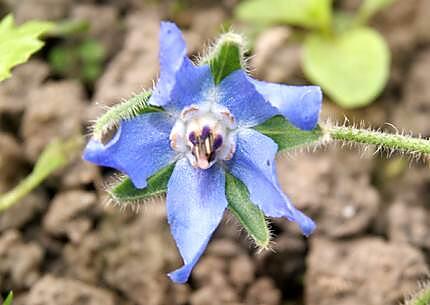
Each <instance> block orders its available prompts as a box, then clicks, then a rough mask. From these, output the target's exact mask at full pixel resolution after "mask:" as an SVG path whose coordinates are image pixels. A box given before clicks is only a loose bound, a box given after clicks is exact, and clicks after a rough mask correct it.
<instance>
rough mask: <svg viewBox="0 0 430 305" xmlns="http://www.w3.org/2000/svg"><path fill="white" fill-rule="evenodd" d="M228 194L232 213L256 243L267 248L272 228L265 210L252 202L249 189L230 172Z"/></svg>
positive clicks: (227, 183)
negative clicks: (267, 220)
mask: <svg viewBox="0 0 430 305" xmlns="http://www.w3.org/2000/svg"><path fill="white" fill-rule="evenodd" d="M226 195H227V200H228V209H229V210H230V211H231V213H232V214H233V215H234V216H235V217H236V218H237V220H238V221H239V222H240V223H241V225H242V226H243V227H244V228H245V230H246V231H247V233H248V234H249V236H250V237H251V238H252V239H253V240H254V242H255V244H256V245H257V246H258V247H260V248H262V249H267V248H268V247H269V244H270V230H269V227H268V224H267V222H266V218H265V216H264V214H263V212H262V211H261V210H260V208H259V207H258V206H257V205H255V204H254V203H253V202H251V200H250V198H249V192H248V189H247V188H246V186H245V185H244V184H243V183H242V181H240V180H239V179H237V178H235V177H234V176H232V175H231V174H228V173H226Z"/></svg>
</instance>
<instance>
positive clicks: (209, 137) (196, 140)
mask: <svg viewBox="0 0 430 305" xmlns="http://www.w3.org/2000/svg"><path fill="white" fill-rule="evenodd" d="M235 127H236V123H235V119H234V117H233V116H232V114H231V113H230V111H229V110H228V109H227V108H225V107H224V106H221V105H219V104H207V105H205V104H203V105H199V106H196V105H191V106H189V107H186V108H185V109H184V110H182V112H181V114H180V116H179V118H178V120H177V121H176V123H175V125H174V126H173V128H172V131H171V133H170V146H171V147H172V149H174V150H175V151H177V152H179V153H183V154H185V156H186V157H187V158H188V160H189V161H190V163H191V165H192V166H194V167H198V168H201V169H207V168H209V167H211V166H212V165H213V164H214V163H215V162H216V161H218V160H230V159H231V158H232V157H233V154H234V151H235V149H236V143H235V137H234V132H233V129H235Z"/></svg>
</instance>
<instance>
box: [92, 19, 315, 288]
mask: <svg viewBox="0 0 430 305" xmlns="http://www.w3.org/2000/svg"><path fill="white" fill-rule="evenodd" d="M223 37H224V38H223V39H224V40H220V41H219V43H218V45H217V46H216V47H215V48H214V49H213V54H214V55H213V57H212V58H211V57H209V58H208V59H207V60H206V61H205V60H204V61H203V64H201V65H198V66H197V65H195V64H194V63H193V62H192V61H191V60H190V59H189V58H188V57H187V55H186V53H187V52H186V46H185V41H184V39H183V37H182V34H181V32H180V30H179V29H178V28H177V27H176V26H175V25H174V24H173V23H169V22H163V23H162V24H161V33H160V78H159V80H158V83H157V85H156V87H155V89H154V90H153V92H152V94H151V95H149V94H148V95H147V96H148V98H149V100H148V102H147V103H143V102H142V101H140V100H139V99H138V98H137V99H136V100H135V101H134V102H132V103H136V104H135V106H136V105H137V106H136V107H137V108H133V109H131V110H129V112H126V113H127V115H123V116H121V115H118V114H117V116H119V117H121V118H122V119H121V120H119V121H117V122H114V123H115V124H116V125H118V128H117V129H113V128H112V126H113V125H114V124H110V125H109V124H107V125H106V126H108V127H107V128H104V129H103V130H104V133H103V132H99V133H97V132H96V133H95V134H94V136H93V138H92V139H91V140H90V142H89V143H88V145H87V147H86V149H85V152H84V159H86V160H88V161H90V162H93V163H95V164H98V165H101V166H107V167H111V168H114V169H117V170H119V171H121V172H122V173H124V174H126V175H127V176H128V177H129V178H130V180H131V182H130V184H132V185H129V187H131V188H132V189H133V188H135V191H136V192H139V190H142V191H143V192H145V191H146V190H147V189H148V188H151V187H153V186H152V185H150V183H151V179H152V178H151V177H159V176H160V175H161V174H157V173H160V172H162V175H161V177H165V176H166V175H167V178H166V181H168V182H166V184H167V211H168V215H167V216H168V222H169V224H170V228H171V232H172V235H173V237H174V239H175V241H176V244H177V247H178V249H179V251H180V254H181V256H182V258H183V261H184V265H183V266H182V267H181V268H180V269H178V270H176V271H174V272H172V273H170V274H169V276H170V278H171V279H172V280H173V281H174V282H177V283H184V282H186V281H187V280H188V278H189V276H190V273H191V271H192V269H193V267H194V266H195V264H196V263H197V261H198V260H199V258H200V256H201V255H202V253H203V252H204V250H205V248H206V246H207V244H208V242H209V239H210V238H211V235H212V233H213V232H214V231H215V229H216V228H217V226H218V224H219V223H220V221H221V219H222V217H223V214H224V211H225V210H226V208H227V207H230V206H232V205H234V202H236V201H239V202H241V200H242V197H243V198H244V199H243V200H242V201H244V202H245V203H244V205H243V206H241V207H242V208H237V207H236V208H234V207H233V209H232V210H233V212H235V213H234V214H236V215H237V216H240V218H241V220H242V221H243V222H244V223H245V224H246V223H247V217H248V216H249V215H248V214H249V213H251V212H252V211H254V212H255V211H256V212H255V213H257V214H255V215H257V216H258V215H259V214H258V213H261V212H263V213H264V214H265V215H266V216H270V217H285V218H287V219H288V220H290V221H294V222H296V223H297V224H298V225H299V226H300V229H301V230H302V232H303V234H305V235H309V234H311V233H312V231H313V230H314V229H315V224H314V222H313V221H312V220H311V219H310V218H308V217H307V216H306V215H304V214H303V213H302V212H300V211H299V210H297V209H296V208H294V206H293V205H292V204H291V203H290V201H289V200H288V198H287V197H286V196H285V195H284V194H283V192H282V190H281V188H280V186H279V183H278V180H277V177H276V168H275V156H276V153H277V152H278V148H279V146H278V144H277V143H276V142H275V141H274V140H273V139H272V138H271V137H268V136H266V135H264V134H263V133H261V132H260V131H259V130H261V128H259V126H262V125H261V124H263V123H265V122H267V121H268V120H269V119H272V120H273V118H274V117H275V119H276V118H279V119H280V118H282V121H284V122H287V121H288V122H289V123H291V124H292V125H294V126H295V127H294V128H295V130H298V132H301V131H303V130H304V131H307V130H314V129H315V128H316V126H317V122H318V117H319V113H320V108H321V100H322V94H321V91H320V89H319V87H315V86H303V87H299V86H286V85H280V84H273V83H266V82H262V81H257V80H255V79H253V78H251V77H250V76H248V75H247V73H246V72H245V71H244V70H243V69H241V65H240V64H241V63H240V62H239V63H236V65H235V63H234V62H235V60H236V61H237V60H240V56H239V55H240V54H239V55H238V56H235V55H234V54H233V55H232V54H230V55H229V54H228V52H224V51H225V50H239V49H238V48H237V47H238V46H239V45H240V39H241V37H240V36H239V35H237V34H232V33H228V34H224V36H223ZM229 43H231V45H232V46H233V47H236V49H235V48H228V46H229ZM223 47H226V48H225V49H222V48H223ZM236 55H237V54H236ZM229 56H230V57H229ZM238 65H239V66H238ZM232 67H233V68H232ZM149 96H150V97H149ZM130 105H131V104H130ZM130 105H128V106H127V104H125V106H124V107H123V108H126V107H129V106H130ZM139 105H140V106H142V107H141V108H142V109H138V108H139ZM130 107H132V106H130ZM120 111H121V109H119V110H118V113H119V112H120ZM289 123H288V124H289ZM107 131H115V133H114V135H113V136H111V137H110V138H109V137H108V139H107V140H106V139H105V138H104V137H105V136H106V134H111V133H112V132H110V133H109V132H107ZM273 138H274V139H275V138H276V135H274V136H273ZM287 140H288V139H287ZM166 168H171V170H170V171H169V170H167V171H166ZM157 175H159V176H157ZM154 179H155V178H154ZM157 179H158V178H157ZM235 183H236V184H235ZM236 186H237V187H239V188H240V187H242V189H243V188H244V189H245V192H242V193H241V194H245V196H235V195H234V194H233V193H230V194H229V193H228V192H227V193H226V190H227V191H228V189H229V188H231V189H233V190H234V189H235V187H236ZM247 200H248V201H249V202H252V204H251V205H252V206H251V207H249V206H247V205H246V201H247ZM229 204H230V205H229ZM247 211H250V212H249V213H248V212H247ZM254 212H253V213H254ZM261 215H262V214H261ZM251 216H252V215H251ZM254 218H255V219H257V218H258V217H254ZM262 218H263V223H264V215H263V217H262ZM253 220H254V219H252V217H250V219H249V221H250V222H252V221H253ZM257 220H258V219H257ZM250 226H252V225H250ZM263 229H264V228H263ZM250 230H252V228H251V229H250ZM263 246H267V245H263Z"/></svg>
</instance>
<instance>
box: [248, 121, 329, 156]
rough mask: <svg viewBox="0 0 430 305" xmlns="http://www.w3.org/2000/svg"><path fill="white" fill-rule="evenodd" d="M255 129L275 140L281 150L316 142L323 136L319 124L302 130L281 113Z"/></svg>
mask: <svg viewBox="0 0 430 305" xmlns="http://www.w3.org/2000/svg"><path fill="white" fill-rule="evenodd" d="M254 129H255V130H257V131H259V132H261V133H262V134H264V135H266V136H268V137H270V138H271V139H272V140H273V141H275V143H276V144H278V150H280V151H281V150H290V149H293V148H297V147H300V146H304V145H309V144H312V143H316V142H319V141H321V140H322V137H323V132H322V130H321V128H320V127H319V126H317V127H316V128H314V129H312V130H302V129H299V128H297V127H295V126H293V125H292V124H291V123H290V122H288V120H286V119H285V118H284V117H283V116H281V115H277V116H274V117H273V118H271V119H269V120H267V121H266V122H264V123H263V124H260V125H258V126H256V127H254Z"/></svg>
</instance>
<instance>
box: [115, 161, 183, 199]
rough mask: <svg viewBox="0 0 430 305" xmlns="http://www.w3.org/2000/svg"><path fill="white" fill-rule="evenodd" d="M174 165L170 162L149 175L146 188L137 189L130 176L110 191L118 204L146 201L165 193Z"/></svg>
mask: <svg viewBox="0 0 430 305" xmlns="http://www.w3.org/2000/svg"><path fill="white" fill-rule="evenodd" d="M174 167H175V164H169V165H167V166H166V167H164V168H162V169H161V170H159V171H158V172H157V173H155V174H154V175H152V176H151V177H149V179H148V185H147V187H146V188H144V189H137V188H136V187H135V186H134V184H133V182H132V181H131V180H130V178H125V179H124V180H123V181H121V182H120V183H118V184H117V185H115V186H114V187H113V188H112V189H111V190H110V191H109V193H110V195H111V196H112V198H113V199H114V200H115V201H116V202H117V203H118V204H121V203H126V204H127V203H130V202H131V203H139V202H145V201H146V200H149V199H151V198H154V197H157V196H161V195H164V194H165V193H166V191H167V183H168V182H169V179H170V176H171V175H172V172H173V169H174Z"/></svg>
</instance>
